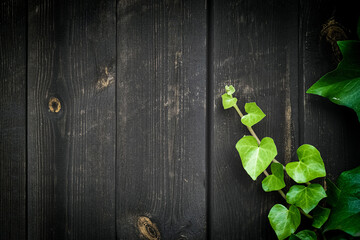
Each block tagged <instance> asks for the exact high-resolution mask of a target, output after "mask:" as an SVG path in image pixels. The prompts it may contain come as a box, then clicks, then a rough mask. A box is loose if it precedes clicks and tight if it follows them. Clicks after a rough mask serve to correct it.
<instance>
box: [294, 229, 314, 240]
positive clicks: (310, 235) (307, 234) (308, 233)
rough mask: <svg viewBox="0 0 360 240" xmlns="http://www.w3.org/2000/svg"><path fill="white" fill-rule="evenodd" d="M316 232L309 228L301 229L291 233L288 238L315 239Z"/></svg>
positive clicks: (298, 239)
mask: <svg viewBox="0 0 360 240" xmlns="http://www.w3.org/2000/svg"><path fill="white" fill-rule="evenodd" d="M316 239H317V238H316V233H314V232H313V231H310V230H302V231H301V232H298V233H297V234H291V236H290V238H289V240H316Z"/></svg>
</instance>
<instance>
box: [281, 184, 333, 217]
mask: <svg viewBox="0 0 360 240" xmlns="http://www.w3.org/2000/svg"><path fill="white" fill-rule="evenodd" d="M325 197H326V193H325V190H324V188H323V187H322V186H321V185H320V184H310V185H309V186H307V187H305V186H303V185H295V186H292V187H291V188H290V190H289V192H288V193H287V194H286V201H287V202H288V203H289V204H293V205H295V206H297V207H299V208H301V209H302V210H304V212H305V213H309V212H310V211H311V210H313V209H314V208H315V207H316V205H318V203H319V202H320V200H321V199H323V198H325Z"/></svg>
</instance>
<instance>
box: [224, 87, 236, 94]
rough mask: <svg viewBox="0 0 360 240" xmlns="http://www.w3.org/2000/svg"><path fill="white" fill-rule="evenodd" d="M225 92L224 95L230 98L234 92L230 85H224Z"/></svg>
mask: <svg viewBox="0 0 360 240" xmlns="http://www.w3.org/2000/svg"><path fill="white" fill-rule="evenodd" d="M225 91H226V93H227V94H228V95H230V96H232V95H233V94H234V92H235V88H234V86H233V85H230V86H228V85H226V86H225Z"/></svg>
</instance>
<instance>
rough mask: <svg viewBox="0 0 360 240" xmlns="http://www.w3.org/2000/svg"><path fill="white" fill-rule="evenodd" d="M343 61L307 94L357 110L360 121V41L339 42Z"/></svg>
mask: <svg viewBox="0 0 360 240" xmlns="http://www.w3.org/2000/svg"><path fill="white" fill-rule="evenodd" d="M337 44H338V45H339V47H340V51H341V53H342V55H343V60H342V61H341V62H340V63H339V65H338V66H337V68H336V69H335V70H333V71H332V72H329V73H327V74H325V75H324V76H323V77H322V78H320V80H319V81H317V82H316V83H315V84H314V85H312V86H311V87H310V88H309V89H308V90H307V93H311V94H316V95H320V96H323V97H326V98H328V99H330V101H332V102H334V103H336V104H339V105H343V106H347V107H350V108H352V109H354V110H355V112H356V113H357V115H358V119H359V121H360V54H359V52H360V41H355V40H348V41H339V42H337Z"/></svg>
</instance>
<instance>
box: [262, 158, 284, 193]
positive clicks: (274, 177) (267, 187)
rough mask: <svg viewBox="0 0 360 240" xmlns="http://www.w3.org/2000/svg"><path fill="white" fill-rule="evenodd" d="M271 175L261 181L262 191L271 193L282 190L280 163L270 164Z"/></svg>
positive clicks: (282, 169) (282, 175)
mask: <svg viewBox="0 0 360 240" xmlns="http://www.w3.org/2000/svg"><path fill="white" fill-rule="evenodd" d="M271 173H272V174H271V175H269V176H267V177H266V178H265V179H264V180H263V181H262V188H263V189H264V191H265V192H271V191H278V190H280V189H283V188H284V187H285V182H284V168H283V166H282V165H281V164H280V163H272V164H271Z"/></svg>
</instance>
